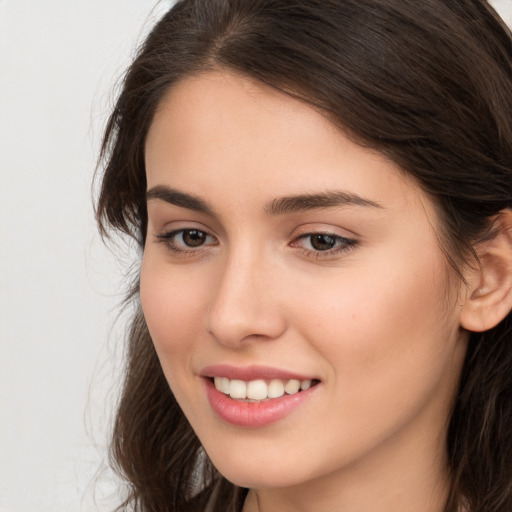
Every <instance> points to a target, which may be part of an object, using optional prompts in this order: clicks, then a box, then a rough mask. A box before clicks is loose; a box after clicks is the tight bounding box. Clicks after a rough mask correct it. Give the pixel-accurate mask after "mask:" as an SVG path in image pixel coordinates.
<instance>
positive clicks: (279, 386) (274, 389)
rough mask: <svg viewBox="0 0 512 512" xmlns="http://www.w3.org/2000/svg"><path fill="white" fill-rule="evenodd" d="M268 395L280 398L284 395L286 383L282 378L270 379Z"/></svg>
mask: <svg viewBox="0 0 512 512" xmlns="http://www.w3.org/2000/svg"><path fill="white" fill-rule="evenodd" d="M267 393H268V397H269V398H279V397H280V396H283V395H284V384H283V381H282V380H278V379H274V380H271V381H270V384H269V385H268V391H267Z"/></svg>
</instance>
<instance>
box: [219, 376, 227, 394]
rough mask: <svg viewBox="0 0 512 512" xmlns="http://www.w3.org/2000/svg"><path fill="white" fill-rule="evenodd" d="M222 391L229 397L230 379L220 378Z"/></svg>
mask: <svg viewBox="0 0 512 512" xmlns="http://www.w3.org/2000/svg"><path fill="white" fill-rule="evenodd" d="M220 391H222V392H223V393H225V394H226V395H229V379H228V378H227V377H221V378H220Z"/></svg>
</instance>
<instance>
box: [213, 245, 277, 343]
mask: <svg viewBox="0 0 512 512" xmlns="http://www.w3.org/2000/svg"><path fill="white" fill-rule="evenodd" d="M279 286H280V284H279V280H278V276H276V271H275V268H273V266H272V263H271V262H270V261H266V260H265V259H264V258H262V257H255V255H253V254H252V255H245V256H244V255H243V254H238V255H233V256H232V257H231V258H229V259H228V261H226V263H225V264H224V266H223V268H222V272H220V273H219V276H218V281H217V287H216V289H215V290H214V291H213V299H212V301H211V304H210V308H209V311H208V315H207V326H206V328H207V330H208V331H209V333H210V334H211V335H212V336H213V337H214V338H215V339H216V340H217V342H218V343H220V344H222V345H225V346H227V347H231V348H240V347H242V346H245V345H246V344H247V343H248V342H250V340H252V341H256V340H259V341H265V340H267V341H268V340H272V339H276V338H278V337H279V336H280V335H281V334H282V333H283V332H284V331H285V330H286V318H285V315H284V311H283V308H282V307H281V306H280V303H279V296H280V295H281V294H280V293H279Z"/></svg>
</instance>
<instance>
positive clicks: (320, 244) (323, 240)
mask: <svg viewBox="0 0 512 512" xmlns="http://www.w3.org/2000/svg"><path fill="white" fill-rule="evenodd" d="M310 243H311V247H312V248H313V249H315V250H316V251H328V250H329V249H333V248H334V247H335V246H336V238H334V237H333V236H331V235H327V234H325V233H322V234H317V235H310Z"/></svg>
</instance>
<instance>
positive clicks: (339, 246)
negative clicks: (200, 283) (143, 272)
mask: <svg viewBox="0 0 512 512" xmlns="http://www.w3.org/2000/svg"><path fill="white" fill-rule="evenodd" d="M192 232H196V233H200V234H201V235H204V237H205V239H207V238H208V237H209V238H213V236H212V235H210V234H208V233H207V232H206V231H203V230H201V229H193V228H184V229H176V230H173V231H170V232H168V233H163V234H161V235H156V238H157V239H158V242H162V243H164V244H165V245H166V247H167V248H168V249H169V250H171V251H172V252H173V253H175V254H178V255H181V256H189V255H197V254H198V253H200V252H202V251H203V250H205V249H204V248H205V244H201V245H198V246H197V247H196V248H193V247H191V246H187V245H186V244H185V242H183V245H182V246H181V247H180V246H178V244H177V243H176V237H177V236H178V235H180V234H181V235H182V237H183V236H184V235H185V234H186V233H192ZM315 236H317V237H328V238H330V239H331V240H332V241H333V242H334V243H335V244H336V245H335V246H334V247H332V248H330V249H326V250H320V249H308V248H305V247H302V248H301V253H302V254H303V255H305V256H307V257H310V258H315V259H320V258H328V257H332V256H335V255H337V254H341V253H344V252H347V251H349V250H351V249H354V248H355V247H356V246H357V245H358V244H359V242H358V241H357V240H354V239H353V238H346V237H343V236H340V235H336V234H334V233H329V232H325V231H318V232H312V233H303V234H301V235H299V236H298V237H296V238H295V239H294V240H293V241H292V242H291V243H290V246H291V247H297V246H298V243H299V242H300V241H301V240H307V239H309V240H310V245H312V244H311V239H312V237H315ZM182 241H183V238H182ZM211 245H217V243H215V244H208V246H211Z"/></svg>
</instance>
